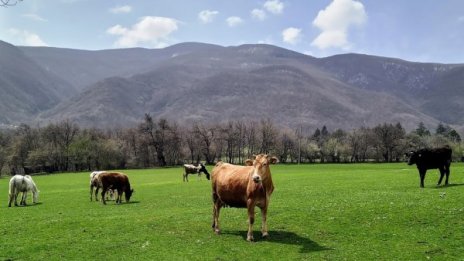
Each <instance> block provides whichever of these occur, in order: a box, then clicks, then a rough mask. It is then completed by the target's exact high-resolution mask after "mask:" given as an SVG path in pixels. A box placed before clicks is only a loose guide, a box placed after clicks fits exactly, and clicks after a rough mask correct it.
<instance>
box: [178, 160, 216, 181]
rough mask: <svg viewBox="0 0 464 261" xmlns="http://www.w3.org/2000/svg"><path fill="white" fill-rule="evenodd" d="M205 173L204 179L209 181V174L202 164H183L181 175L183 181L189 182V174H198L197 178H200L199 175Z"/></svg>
mask: <svg viewBox="0 0 464 261" xmlns="http://www.w3.org/2000/svg"><path fill="white" fill-rule="evenodd" d="M202 172H203V173H205V176H206V178H207V179H208V180H209V176H210V175H209V173H208V170H207V169H206V167H205V165H203V163H198V165H194V164H184V174H183V175H182V178H183V181H184V182H185V181H187V182H188V181H189V180H188V175H189V174H198V178H200V177H201V173H202Z"/></svg>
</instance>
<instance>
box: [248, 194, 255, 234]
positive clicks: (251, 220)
mask: <svg viewBox="0 0 464 261" xmlns="http://www.w3.org/2000/svg"><path fill="white" fill-rule="evenodd" d="M247 209H248V233H247V241H254V238H253V224H254V223H255V204H254V202H253V201H252V200H251V199H248V201H247Z"/></svg>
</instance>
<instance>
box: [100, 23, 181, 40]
mask: <svg viewBox="0 0 464 261" xmlns="http://www.w3.org/2000/svg"><path fill="white" fill-rule="evenodd" d="M178 23H179V22H178V21H177V20H174V19H172V18H167V17H158V16H146V17H142V18H141V19H140V21H139V22H138V23H136V24H134V25H133V26H132V27H131V28H126V27H123V26H121V25H115V26H113V27H111V28H108V29H107V30H106V32H107V33H108V34H111V35H118V36H119V38H118V40H117V41H116V42H115V43H114V45H115V46H116V47H135V46H138V45H144V44H148V45H150V46H151V47H160V46H166V41H167V40H169V35H170V34H171V33H173V32H174V31H177V29H178Z"/></svg>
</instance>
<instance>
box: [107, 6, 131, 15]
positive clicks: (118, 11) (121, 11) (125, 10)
mask: <svg viewBox="0 0 464 261" xmlns="http://www.w3.org/2000/svg"><path fill="white" fill-rule="evenodd" d="M131 11H132V7H131V6H130V5H123V6H116V7H113V8H111V9H110V12H111V13H113V14H125V13H130V12H131Z"/></svg>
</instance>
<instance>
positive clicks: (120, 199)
mask: <svg viewBox="0 0 464 261" xmlns="http://www.w3.org/2000/svg"><path fill="white" fill-rule="evenodd" d="M117 191H118V196H117V197H116V203H118V204H121V203H122V189H117Z"/></svg>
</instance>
